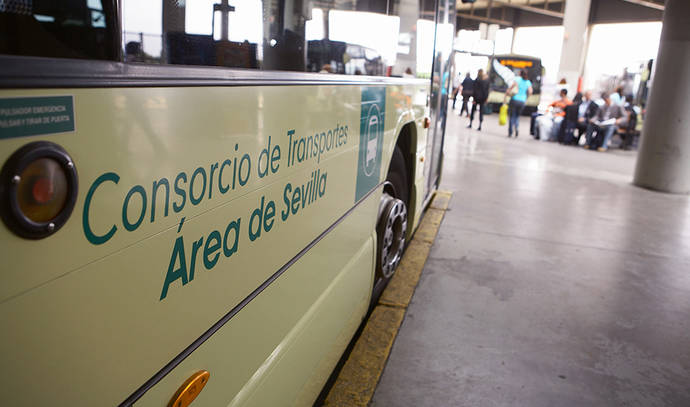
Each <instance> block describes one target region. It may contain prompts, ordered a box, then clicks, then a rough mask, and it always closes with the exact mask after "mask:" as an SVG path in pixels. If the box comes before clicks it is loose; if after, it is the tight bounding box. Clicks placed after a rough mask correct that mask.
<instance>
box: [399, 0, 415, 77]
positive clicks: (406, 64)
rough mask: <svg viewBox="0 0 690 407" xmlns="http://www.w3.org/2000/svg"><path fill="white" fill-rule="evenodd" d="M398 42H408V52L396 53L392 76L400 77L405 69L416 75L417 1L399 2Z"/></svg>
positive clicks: (404, 0)
mask: <svg viewBox="0 0 690 407" xmlns="http://www.w3.org/2000/svg"><path fill="white" fill-rule="evenodd" d="M398 15H399V16H400V40H402V41H404V42H406V43H407V42H409V51H408V52H406V53H398V55H397V57H396V63H395V66H394V67H393V75H402V74H403V72H405V70H406V69H407V68H411V69H412V73H413V74H414V75H416V74H417V68H416V67H417V20H418V19H419V0H400V2H399V3H398Z"/></svg>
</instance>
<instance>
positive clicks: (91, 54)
mask: <svg viewBox="0 0 690 407" xmlns="http://www.w3.org/2000/svg"><path fill="white" fill-rule="evenodd" d="M114 21H115V13H114V12H113V6H112V2H109V1H101V0H71V1H52V0H15V1H9V2H0V54H11V55H27V56H40V57H57V58H88V59H106V60H115V59H117V57H118V46H117V45H116V43H119V41H118V38H117V35H116V30H115V29H114V27H115V25H116V24H114Z"/></svg>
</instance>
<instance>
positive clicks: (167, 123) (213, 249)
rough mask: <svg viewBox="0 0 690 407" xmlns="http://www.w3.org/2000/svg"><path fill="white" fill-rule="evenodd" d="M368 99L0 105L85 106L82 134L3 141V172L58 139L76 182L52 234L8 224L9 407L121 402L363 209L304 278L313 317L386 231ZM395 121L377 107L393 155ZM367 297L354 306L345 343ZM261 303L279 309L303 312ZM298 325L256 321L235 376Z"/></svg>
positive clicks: (221, 96)
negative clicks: (38, 235) (21, 153)
mask: <svg viewBox="0 0 690 407" xmlns="http://www.w3.org/2000/svg"><path fill="white" fill-rule="evenodd" d="M367 92H368V93H372V94H383V95H384V97H383V99H385V87H383V86H380V85H379V86H373V85H372V86H361V87H360V86H334V85H329V86H325V85H324V86H263V87H208V88H203V87H194V88H184V87H178V88H113V89H46V90H13V91H2V92H0V98H16V97H24V98H27V97H29V98H36V103H40V101H41V98H42V97H44V96H50V95H70V96H73V100H74V113H75V115H74V120H75V123H76V128H75V131H73V132H68V133H62V134H48V135H41V136H34V137H22V138H11V139H3V140H0V160H2V161H3V162H4V161H5V160H6V159H7V157H9V156H10V155H11V154H12V153H13V152H14V151H15V150H16V149H17V148H19V147H20V146H22V145H24V144H26V143H28V142H31V141H38V140H49V141H52V142H55V143H57V144H59V145H61V146H62V147H63V148H65V150H66V151H67V152H68V153H69V154H70V155H71V156H72V159H73V161H74V163H75V165H76V168H77V171H78V173H79V182H80V185H79V193H78V198H77V204H76V206H75V209H74V212H73V214H72V216H71V218H70V219H69V221H68V222H67V223H66V224H65V226H64V227H63V228H62V229H61V230H59V231H58V232H57V233H56V234H54V235H53V236H50V237H48V238H45V239H42V240H36V241H30V240H25V239H21V238H19V237H17V236H15V235H14V234H12V233H11V232H10V231H9V230H8V229H7V228H6V227H4V225H3V226H1V227H0V240H2V242H3V245H2V247H0V255H2V257H3V258H4V259H6V264H5V267H4V270H3V272H4V279H3V285H1V286H0V324H2V326H3V327H4V329H3V333H2V335H0V346H2V347H3V348H4V349H8V350H10V351H8V352H4V353H3V356H2V359H1V360H0V362H1V363H0V366H1V367H0V372H1V373H2V376H3V377H4V378H5V380H3V381H2V383H1V384H0V391H1V392H2V393H3V394H8V395H9V396H8V397H9V398H8V399H7V400H6V402H7V403H9V404H12V405H14V406H35V405H47V404H51V403H52V402H53V401H54V400H60V401H61V403H62V404H64V405H115V404H118V403H120V402H122V401H123V400H124V399H125V398H126V397H127V396H129V395H130V394H131V393H132V392H134V391H135V390H136V389H137V388H139V387H140V386H141V385H142V384H143V383H144V382H145V381H146V380H148V379H149V378H151V377H152V376H153V375H154V374H155V373H156V372H157V371H158V370H159V369H161V368H162V367H163V366H164V365H165V364H167V363H168V362H170V361H171V360H172V359H173V358H174V357H175V356H177V355H178V354H179V353H180V352H181V351H182V350H183V349H185V348H186V347H187V346H189V345H190V344H191V343H193V342H194V341H195V340H196V339H197V338H199V337H200V336H201V335H202V334H203V333H204V332H205V331H206V330H208V329H209V328H210V327H211V326H212V325H213V324H214V323H216V322H217V321H219V320H220V319H221V318H222V317H223V316H224V315H226V314H227V313H228V312H229V311H230V310H232V309H233V307H235V306H236V305H237V304H239V303H240V302H241V301H242V300H243V299H244V298H246V297H247V296H248V295H249V294H250V293H252V291H254V290H255V289H257V287H260V286H261V284H262V283H263V282H265V281H267V279H268V278H269V277H270V276H271V275H273V274H274V273H276V272H277V271H279V270H281V267H283V266H284V265H286V264H287V263H288V262H289V261H290V259H292V258H293V257H294V256H295V255H296V254H297V253H299V252H300V251H301V250H303V249H305V248H308V247H309V245H310V243H311V242H313V241H314V239H316V238H318V237H319V236H320V235H321V234H322V233H324V232H325V231H326V230H327V229H328V228H329V227H330V226H331V225H333V224H334V223H335V222H337V221H338V220H339V219H341V217H343V216H345V215H346V213H347V212H348V210H350V209H351V208H352V207H353V206H354V205H355V204H356V202H358V201H362V200H363V199H365V200H366V201H363V203H362V204H360V207H358V208H357V209H356V210H355V212H357V214H358V215H357V219H358V221H357V227H358V228H361V231H362V232H361V233H362V234H360V235H357V234H352V235H351V236H350V239H351V240H347V239H348V235H347V234H342V235H339V236H342V239H341V243H342V245H341V247H339V248H338V249H337V250H339V251H337V250H336V249H333V250H334V251H333V252H330V253H329V255H330V256H333V263H332V264H333V268H330V269H319V270H318V273H316V274H312V277H314V276H316V278H315V279H313V280H309V281H302V284H305V285H311V287H312V288H313V290H314V291H313V292H311V293H310V294H309V296H306V297H305V298H304V301H306V302H307V303H308V304H314V303H315V301H316V300H317V298H319V296H320V295H321V294H322V293H323V292H324V291H325V290H327V289H328V287H330V286H331V284H332V282H333V280H334V279H337V278H338V275H339V273H340V272H341V268H342V267H345V264H347V263H346V262H345V261H340V260H338V259H339V258H340V257H339V256H342V257H343V258H347V259H350V258H352V257H353V256H356V255H358V253H361V250H363V249H362V247H364V246H365V242H366V241H367V239H369V237H370V236H371V233H372V231H373V230H374V225H375V222H376V216H377V209H378V200H379V198H380V193H381V191H380V188H379V189H376V187H377V186H378V185H379V183H380V182H381V181H382V179H383V177H385V174H386V170H387V164H383V163H388V162H389V161H390V149H386V148H381V150H379V151H380V153H377V152H376V151H375V149H374V150H372V151H373V152H374V154H373V155H372V154H369V152H368V151H367V152H366V154H364V152H363V151H362V148H361V145H360V141H361V140H360V136H361V135H360V129H361V124H362V123H363V120H364V118H367V117H365V113H366V112H365V111H364V110H363V106H364V103H363V97H364V95H365V94H367ZM383 99H379V101H380V100H383ZM389 105H390V103H389ZM401 108H402V109H403V110H410V109H411V108H410V106H403V107H401ZM388 109H389V106H387V107H386V108H385V110H384V109H383V106H381V110H382V111H386V113H387V114H386V118H385V121H382V122H381V123H382V124H384V126H382V127H383V131H382V133H381V134H380V135H375V138H376V140H378V143H380V144H379V145H381V146H389V145H391V143H394V141H393V140H394V139H395V137H396V136H397V134H395V130H396V129H395V123H396V122H397V118H396V117H395V115H396V113H395V110H393V113H389V110H388ZM371 122H372V123H374V122H375V120H373V119H372V121H371ZM373 128H375V127H373ZM368 136H370V137H373V136H374V135H373V133H371V134H368ZM309 137H311V138H312V141H311V144H309V142H308V141H307V139H308V138H309ZM317 138H318V139H319V140H320V145H319V146H318V147H315V141H314V140H315V139H317ZM379 138H381V139H382V140H379ZM301 140H304V141H301ZM324 143H325V144H324ZM372 145H376V144H372ZM322 146H325V147H323V148H321V147H322ZM310 147H311V149H312V151H315V152H316V153H315V154H314V155H309V154H308V153H307V151H308V150H309V148H310ZM322 150H323V151H322ZM245 157H247V158H245ZM362 157H365V158H367V159H368V160H375V161H377V162H378V163H377V165H378V168H379V172H371V173H370V175H368V176H369V178H368V179H367V182H365V183H362V185H364V186H365V188H364V189H361V188H360V189H359V190H358V189H357V186H358V181H359V180H360V178H362V177H363V175H362V174H363V173H366V171H365V170H370V169H371V168H376V167H375V166H370V167H369V168H365V169H362V166H361V161H360V160H362ZM243 162H244V164H243ZM367 164H371V162H367ZM245 174H246V177H245ZM365 175H367V174H365ZM298 191H299V192H298ZM368 191H373V192H371V193H369V192H368ZM372 202H373V203H372ZM350 216H352V215H350ZM111 232H112V233H111ZM352 239H354V240H352ZM361 256H363V257H362V258H369V257H367V256H366V255H364V254H361ZM370 261H371V262H372V263H371V264H369V265H368V267H366V270H365V271H364V273H365V274H366V273H368V274H369V276H368V278H369V281H371V273H372V269H373V258H370ZM357 264H358V265H359V264H360V263H359V262H358V263H357ZM311 271H312V272H314V270H311ZM286 273H287V274H289V273H290V270H289V269H288V270H287V271H286ZM360 278H361V276H360V277H357V278H355V280H357V281H360V280H359V279H360ZM346 280H347V282H345V281H346ZM343 281H344V282H343V284H346V285H349V284H355V283H353V282H351V281H350V280H349V278H348V279H345V280H343ZM357 284H358V283H357ZM369 285H370V283H369ZM269 287H270V286H269ZM369 290H370V287H367V288H366V289H364V291H363V292H362V293H361V294H360V298H359V299H355V300H354V301H353V302H350V303H348V304H349V305H348V307H350V308H349V309H344V310H342V314H341V315H340V318H339V319H338V321H340V322H341V323H342V326H343V327H344V328H341V330H340V331H339V332H343V331H342V329H346V328H345V327H347V326H349V325H348V324H349V322H348V321H350V319H352V318H355V319H356V317H352V315H358V312H359V307H360V305H359V304H360V303H361V298H362V297H367V298H368V295H369ZM262 295H263V294H262ZM333 295H335V296H339V295H341V293H340V291H339V290H335V292H334V294H333ZM343 295H351V294H348V291H345V292H343ZM264 298H265V299H264V301H266V303H267V304H269V305H268V307H269V308H270V309H272V310H274V311H275V312H277V313H280V312H283V311H282V310H283V309H290V308H291V306H292V304H291V303H286V302H285V299H284V298H281V297H280V296H277V297H275V298H274V297H271V296H266V297H264ZM301 309H302V311H301V312H308V310H307V308H304V307H302V308H301ZM284 312H287V310H286V311H284ZM298 320H300V319H299V318H297V317H295V316H294V315H293V316H292V317H290V318H283V319H280V321H279V322H280V323H282V324H284V325H278V324H277V323H276V324H272V325H266V324H263V323H261V321H255V325H253V326H252V327H248V328H247V330H245V331H243V332H242V333H241V335H245V337H246V341H245V342H242V343H248V344H250V345H248V346H249V349H235V348H227V352H228V353H229V354H231V355H232V356H233V357H236V358H238V359H239V360H240V362H239V366H244V367H240V368H239V370H240V371H242V372H245V373H246V372H248V371H252V372H254V371H255V370H252V369H255V367H256V366H257V365H256V362H257V360H258V361H264V360H265V359H266V357H267V355H269V354H270V353H271V352H273V350H274V349H275V348H272V347H271V346H274V347H275V346H278V345H277V342H276V339H275V338H276V336H275V335H278V336H279V337H281V338H283V337H284V336H281V335H284V333H285V332H289V331H290V330H291V329H292V328H293V325H292V324H294V323H296V321H298ZM274 330H275V332H273V331H274ZM265 332H270V334H265ZM262 338H265V340H266V341H267V342H266V343H262V341H263V340H264V339H262ZM331 339H332V338H331ZM331 339H328V340H331ZM254 346H256V350H255V349H254V348H253V347H254ZM324 346H327V345H324ZM328 346H330V345H328ZM266 349H271V350H270V351H269V352H268V353H266ZM315 357H317V358H322V357H325V355H317V356H315ZM243 358H247V359H243ZM305 380H306V379H305ZM245 382H246V380H245V381H241V380H240V381H239V382H238V383H245ZM37 388H39V389H41V391H40V392H37V391H35V389H37Z"/></svg>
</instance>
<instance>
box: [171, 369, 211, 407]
mask: <svg viewBox="0 0 690 407" xmlns="http://www.w3.org/2000/svg"><path fill="white" fill-rule="evenodd" d="M210 376H211V373H209V372H208V371H206V370H200V371H198V372H196V373H194V374H193V375H192V376H191V377H190V378H189V379H187V380H186V381H185V382H184V383H182V386H180V388H179V389H178V390H177V392H176V393H175V395H174V396H173V398H172V400H170V403H169V404H168V407H187V406H188V405H190V404H192V401H194V399H195V398H196V396H198V395H199V393H201V390H203V388H204V386H206V383H208V378H209V377H210Z"/></svg>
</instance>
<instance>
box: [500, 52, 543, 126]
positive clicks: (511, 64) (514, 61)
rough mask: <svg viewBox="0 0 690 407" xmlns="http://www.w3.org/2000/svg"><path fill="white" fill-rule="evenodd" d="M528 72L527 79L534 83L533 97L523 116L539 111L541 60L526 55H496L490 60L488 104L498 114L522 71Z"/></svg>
mask: <svg viewBox="0 0 690 407" xmlns="http://www.w3.org/2000/svg"><path fill="white" fill-rule="evenodd" d="M522 70H527V77H528V78H529V80H530V81H531V82H532V90H533V92H532V95H530V96H529V97H528V98H527V102H526V103H525V109H524V111H523V114H531V113H532V112H535V111H536V110H537V107H538V106H539V101H540V99H541V80H542V75H543V67H542V65H541V59H539V58H537V57H530V56H525V55H513V54H510V55H494V56H493V57H491V59H490V60H489V69H488V72H489V83H490V85H489V97H488V99H487V104H488V105H489V106H491V110H492V111H494V112H497V111H498V109H499V108H500V107H501V105H502V104H503V100H504V97H505V93H506V91H507V90H508V87H509V86H510V84H511V83H512V82H513V80H515V78H516V77H518V75H520V71H522Z"/></svg>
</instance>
